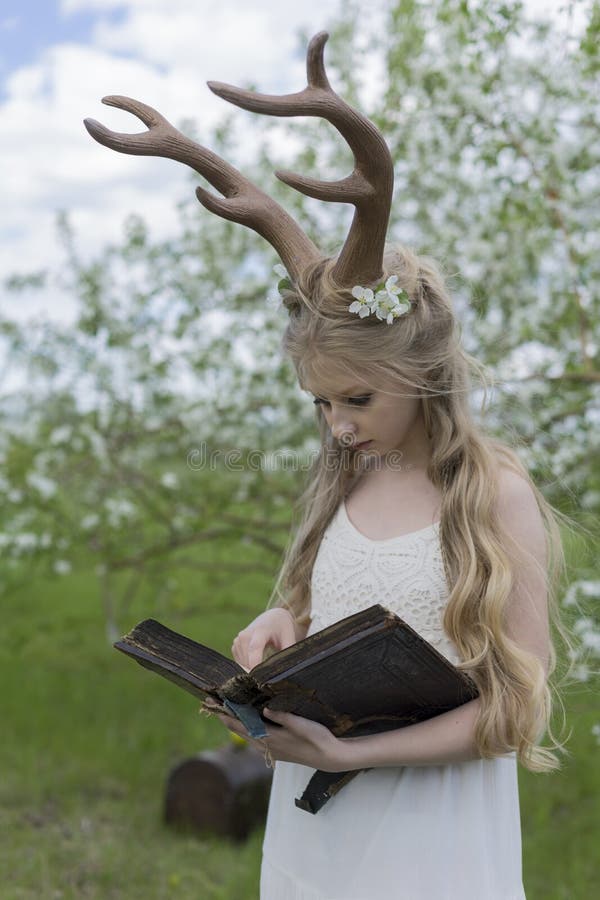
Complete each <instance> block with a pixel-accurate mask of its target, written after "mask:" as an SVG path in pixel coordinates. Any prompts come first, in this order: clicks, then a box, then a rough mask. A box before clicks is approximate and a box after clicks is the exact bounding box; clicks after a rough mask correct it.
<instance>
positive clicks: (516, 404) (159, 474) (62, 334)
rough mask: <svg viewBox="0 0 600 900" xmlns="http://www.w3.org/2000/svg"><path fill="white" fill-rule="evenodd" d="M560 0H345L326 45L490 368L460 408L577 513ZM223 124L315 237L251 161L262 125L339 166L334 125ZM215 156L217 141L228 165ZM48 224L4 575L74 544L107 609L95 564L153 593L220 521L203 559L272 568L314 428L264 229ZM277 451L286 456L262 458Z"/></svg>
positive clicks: (584, 272) (341, 220) (55, 557)
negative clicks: (53, 227) (46, 298)
mask: <svg viewBox="0 0 600 900" xmlns="http://www.w3.org/2000/svg"><path fill="white" fill-rule="evenodd" d="M573 6H577V8H578V9H580V10H581V11H582V12H584V13H585V15H586V23H587V24H586V25H585V26H584V27H583V28H580V30H579V31H578V32H577V34H575V33H573V34H569V33H567V32H566V31H565V30H564V29H559V28H557V27H556V26H553V25H550V24H548V23H544V22H535V21H530V20H528V19H527V17H526V14H525V11H524V9H523V6H522V4H521V3H520V2H517V0H511V2H503V3H500V2H498V3H489V2H471V3H465V2H463V0H428V2H425V0H402V2H400V0H398V2H389V3H386V4H385V6H384V8H383V15H384V17H385V20H386V21H385V22H384V23H383V25H382V23H381V21H378V24H377V29H376V31H374V30H373V29H372V27H371V23H370V20H369V17H368V15H367V13H365V12H364V11H363V10H361V8H360V7H359V6H358V4H350V5H349V6H348V8H347V10H346V12H345V19H344V20H343V21H341V22H340V23H339V24H338V26H337V28H336V29H333V31H334V34H333V37H332V41H331V44H330V46H329V48H328V54H329V56H328V59H329V63H328V66H329V69H330V71H331V73H332V76H331V77H332V80H333V81H334V83H335V84H336V85H337V86H338V88H339V91H340V93H341V94H343V95H344V96H346V97H347V98H348V99H349V100H350V101H351V102H353V101H354V102H357V103H358V104H359V105H360V106H361V108H362V109H364V110H365V111H366V112H367V113H368V115H369V116H370V117H371V118H373V119H374V120H375V121H376V122H377V124H378V125H379V126H380V127H381V129H382V131H383V133H384V134H385V135H386V138H387V140H388V142H389V144H390V146H391V149H392V154H393V157H394V159H395V161H396V163H395V165H396V197H395V202H394V204H393V211H392V221H391V237H392V238H393V239H397V240H398V241H401V242H403V243H407V244H410V245H412V246H415V247H416V248H417V249H418V250H419V251H420V252H424V253H429V254H431V255H432V256H434V257H435V258H437V259H441V260H442V261H443V262H445V264H446V266H447V268H448V269H449V270H450V272H451V273H456V274H453V277H452V278H451V286H452V288H453V292H454V296H455V303H456V308H457V312H458V315H459V317H460V320H461V322H462V325H463V339H464V341H465V344H466V345H467V348H468V349H469V351H470V352H472V353H473V354H474V355H475V356H477V357H478V358H479V359H480V360H481V361H482V362H484V363H486V364H487V365H488V367H489V369H490V371H491V372H493V374H494V376H495V378H496V388H495V391H494V396H493V398H492V399H493V406H492V408H491V410H490V411H489V412H488V413H487V416H486V419H485V421H486V424H487V425H488V426H489V427H491V428H492V429H493V430H497V431H498V433H499V434H501V435H502V436H505V437H506V436H507V433H508V437H509V438H510V439H512V440H513V441H515V442H517V443H518V446H519V451H520V453H521V455H522V458H523V459H524V462H526V464H527V465H528V466H529V467H530V469H531V471H532V474H533V475H534V477H535V478H536V480H537V481H538V483H539V484H540V485H541V486H542V489H543V490H544V491H545V493H546V495H547V496H548V498H549V499H550V500H551V501H552V502H554V503H555V504H557V505H559V506H560V507H562V508H564V509H566V510H567V511H573V510H575V511H576V512H577V517H578V518H580V519H582V520H585V521H586V522H587V523H588V524H591V523H592V522H593V521H595V520H596V517H597V515H598V512H599V511H600V465H599V462H598V459H599V456H598V453H597V449H598V427H597V426H598V420H599V414H598V393H599V391H600V361H599V358H598V327H599V326H598V322H599V321H600V316H599V312H600V310H599V309H598V306H599V298H598V283H599V275H600V271H599V269H600V253H599V252H598V250H599V248H598V241H599V238H598V235H599V234H600V230H599V227H598V226H599V224H600V223H599V222H598V218H599V216H600V205H599V204H598V202H597V194H598V187H599V179H598V172H597V163H598V149H597V147H598V144H597V138H596V132H597V96H598V72H599V67H600V62H599V58H600V57H599V54H600V50H599V47H600V41H599V40H598V36H599V32H600V15H599V12H598V6H597V4H594V3H583V2H582V3H579V4H573ZM375 84H376V85H377V87H376V88H373V85H375ZM366 94H368V97H369V99H368V100H367V99H365V97H364V96H363V95H366ZM246 127H247V128H252V129H255V130H256V133H257V134H258V135H260V136H261V138H260V139H261V141H262V143H261V147H262V151H261V153H260V159H259V163H258V165H257V167H256V171H255V172H253V173H249V174H250V175H251V177H252V178H253V180H254V181H255V182H256V183H258V184H260V185H261V186H262V187H264V189H265V190H267V191H269V192H270V193H271V194H272V195H273V194H274V195H276V196H277V199H279V200H280V201H281V202H282V204H284V205H285V206H287V208H288V209H290V210H291V211H292V212H293V214H294V215H295V216H297V217H298V218H299V219H300V220H301V221H302V224H303V227H304V228H305V230H306V231H307V232H308V233H309V234H310V235H311V236H312V237H313V238H314V240H315V242H316V243H317V244H320V245H321V246H325V245H326V246H327V247H331V248H332V249H333V248H335V247H339V246H340V244H341V242H342V239H343V234H344V233H345V228H346V226H347V223H348V214H347V212H346V210H342V211H340V208H339V207H337V206H336V207H335V208H332V206H331V205H329V204H328V205H326V206H327V208H323V207H324V206H325V205H324V204H317V203H316V202H315V201H310V200H308V201H307V200H306V198H303V197H302V196H301V195H299V194H297V193H295V192H291V191H288V189H287V188H285V187H283V186H282V185H278V184H274V179H273V178H272V171H273V169H274V168H277V167H278V166H279V165H280V164H281V160H280V159H277V160H276V161H275V160H272V159H271V156H274V155H275V152H274V151H272V150H269V149H268V148H270V147H271V146H276V145H277V142H276V141H274V140H273V138H274V137H277V136H279V135H281V134H285V135H288V136H289V135H292V136H293V137H294V139H295V146H298V147H299V149H298V151H297V153H296V158H295V159H293V160H291V161H289V162H290V163H291V167H293V168H294V169H296V170H298V171H302V172H304V173H306V174H315V173H316V172H317V171H318V172H319V173H320V174H321V175H323V174H325V175H326V177H328V176H329V175H334V176H339V175H340V174H341V173H342V172H344V171H345V170H346V169H347V164H348V161H347V159H346V158H345V156H343V153H344V150H343V148H342V147H341V146H340V145H341V142H339V141H338V140H337V139H336V138H335V137H332V135H331V133H330V131H329V130H328V129H327V126H326V125H324V124H323V123H320V122H313V121H312V120H311V121H310V122H308V123H307V122H306V121H304V120H303V121H302V124H299V123H297V122H293V121H284V122H280V121H272V120H269V119H266V120H264V121H263V120H261V119H260V118H259V117H253V120H251V121H248V120H247V125H246ZM226 140H227V137H226V133H225V132H224V131H223V129H221V130H220V131H218V132H216V133H215V134H214V135H213V136H212V138H209V139H207V144H209V146H212V147H214V148H215V149H216V150H218V151H219V150H220V145H221V144H223V143H224V142H225V141H226ZM235 153H236V150H235V147H232V146H231V143H230V142H229V143H228V145H227V147H226V155H227V158H228V159H230V160H231V161H232V162H234V163H235V162H236V160H235ZM245 168H246V171H247V168H248V167H247V166H246V167H245ZM311 170H312V172H311ZM192 193H193V192H192V190H190V194H192ZM61 228H62V232H63V236H64V243H65V250H66V256H67V261H68V265H67V271H68V273H69V274H68V283H67V287H68V289H69V290H70V291H71V292H72V294H73V295H74V296H75V297H76V298H77V301H78V318H77V322H76V324H75V326H74V327H72V328H68V329H65V328H63V329H61V328H59V327H58V326H51V325H49V324H48V323H45V324H43V325H39V326H38V327H36V328H34V327H32V326H29V327H28V329H27V330H25V329H24V328H21V327H19V326H18V325H17V324H16V323H15V322H13V321H11V320H10V319H9V318H7V319H6V320H5V321H4V322H3V323H2V331H3V335H4V341H5V345H6V348H7V352H8V355H9V358H10V359H11V360H13V361H14V362H15V363H18V365H19V366H20V367H21V370H23V367H26V370H27V379H26V387H24V388H23V389H22V390H21V391H20V394H19V397H18V402H17V405H16V406H15V402H14V399H13V400H12V402H11V403H10V404H8V403H5V404H4V407H3V415H4V417H5V420H6V423H5V424H7V425H10V427H9V428H6V429H5V437H4V446H3V447H2V454H3V459H4V466H3V471H4V474H3V480H2V481H1V482H0V490H1V491H2V492H3V495H4V498H5V501H6V502H5V503H4V504H3V512H2V516H3V533H2V535H1V537H0V541H1V542H2V546H3V549H4V550H6V551H10V552H9V554H8V556H9V559H10V558H12V559H13V560H14V564H13V565H12V567H11V566H10V565H7V566H5V567H4V570H3V577H4V578H5V581H6V582H7V583H10V581H11V579H12V578H14V577H17V576H18V575H19V573H20V572H21V571H22V567H20V564H19V561H22V560H23V558H27V559H28V560H34V559H38V560H39V561H43V560H46V561H49V562H50V565H51V566H52V567H53V569H54V571H55V572H57V573H58V574H60V573H61V572H65V571H67V570H68V569H69V567H70V566H71V565H73V564H76V563H77V562H78V561H79V560H80V559H82V558H83V555H85V558H86V559H88V558H89V553H90V552H91V553H92V554H94V556H95V557H96V559H97V563H98V572H99V575H100V577H101V582H102V585H103V595H104V598H105V605H106V609H107V616H108V621H109V622H110V623H112V624H111V629H114V627H115V626H114V618H115V613H114V609H113V607H114V603H115V598H116V597H117V595H116V594H115V583H116V582H115V576H116V575H117V574H118V573H123V572H127V573H128V580H127V581H126V582H125V583H123V581H122V580H120V581H119V585H120V592H121V593H120V595H119V602H121V603H123V602H126V600H127V598H128V597H131V596H132V595H133V593H134V592H135V590H136V587H137V586H138V585H139V583H140V582H141V580H142V579H143V578H145V577H148V576H151V577H152V578H153V579H155V581H156V582H157V583H158V582H160V583H162V584H163V585H164V589H165V590H168V586H169V578H170V577H171V574H170V573H172V571H173V570H174V568H175V566H179V565H183V564H187V565H191V566H196V567H199V568H203V569H205V570H210V571H211V572H212V573H213V575H214V577H223V573H224V568H223V563H222V560H221V558H220V548H221V547H222V546H225V545H229V546H230V545H231V542H232V541H237V542H239V543H240V552H239V555H238V558H237V560H236V562H235V563H229V571H228V573H227V577H230V573H231V569H232V568H233V569H235V570H237V572H238V573H239V574H245V573H247V572H249V571H259V572H262V573H263V574H264V576H265V577H268V576H272V574H273V573H274V572H275V569H276V566H277V562H278V561H279V557H280V554H281V550H282V548H283V545H284V543H285V540H286V538H287V535H288V529H289V519H290V507H291V504H292V503H293V498H295V497H296V496H297V494H298V490H299V487H300V484H301V480H302V468H303V466H304V467H305V466H306V464H307V463H308V461H309V459H310V454H311V453H312V452H313V451H314V450H315V449H316V433H315V430H314V425H313V421H312V406H311V404H310V403H307V401H306V398H304V397H303V396H302V394H301V393H300V392H299V390H298V388H297V386H296V385H295V382H294V378H293V373H292V371H291V369H290V367H289V365H287V364H285V363H284V362H283V361H282V359H281V358H280V354H279V350H278V343H279V337H280V334H281V330H282V327H283V324H284V321H285V316H284V314H282V312H281V310H280V309H279V308H278V307H277V304H276V303H275V302H269V303H265V301H264V298H265V297H266V296H267V294H268V292H269V289H270V288H271V286H272V284H273V283H274V281H275V277H274V276H273V275H272V274H271V269H272V266H273V263H274V262H275V259H274V258H273V257H272V255H271V251H270V250H269V248H268V247H267V246H266V245H265V244H263V242H262V241H261V240H260V239H258V238H257V237H256V236H255V235H254V234H252V233H250V232H248V231H246V230H245V229H243V228H241V227H239V226H236V225H232V224H231V223H228V222H223V221H221V220H218V219H216V218H215V217H212V216H209V214H208V213H206V212H205V211H203V210H201V209H199V208H198V207H197V206H195V205H193V204H192V203H191V202H185V203H184V204H182V206H181V208H180V227H179V231H178V233H177V234H175V235H174V236H173V237H172V238H171V239H170V240H168V241H165V242H163V243H160V244H156V243H154V244H153V243H151V242H150V241H149V238H148V235H147V232H146V229H145V227H144V223H143V222H142V221H141V220H140V219H139V218H131V219H130V220H129V221H128V222H127V223H126V226H125V235H124V238H123V241H122V242H121V243H120V244H118V245H115V246H111V247H107V248H105V249H104V250H103V251H102V252H101V253H100V254H99V255H98V257H97V258H96V259H94V260H93V261H91V262H86V263H82V262H81V261H80V260H79V259H78V256H77V252H76V243H75V241H74V239H73V236H72V235H71V234H70V231H69V228H68V225H67V224H66V222H65V221H63V223H62V225H61ZM324 235H327V240H326V241H325V240H324V238H323V236H324ZM51 277H52V274H51V273H45V274H41V275H38V276H31V277H25V276H23V277H15V278H13V279H12V280H11V281H10V282H9V285H8V286H9V287H10V288H12V290H13V291H18V289H19V287H20V286H22V285H23V284H27V285H28V286H31V285H32V284H37V285H38V286H40V287H43V286H44V285H47V284H48V279H50V278H51ZM364 299H365V298H360V297H357V298H356V300H357V302H358V303H359V305H360V303H361V302H362V301H364ZM282 449H285V453H289V454H290V455H289V456H288V457H285V454H284V455H283V457H280V458H279V461H278V463H276V464H273V461H272V458H271V457H270V454H273V453H274V452H277V451H282ZM228 451H229V454H228ZM219 573H221V574H219ZM580 574H581V576H582V577H581V578H580V580H579V581H578V582H576V583H574V584H572V585H571V586H570V588H569V591H568V593H567V595H566V598H565V602H567V603H569V602H573V601H575V600H577V598H581V597H582V596H588V597H589V598H594V597H596V598H597V597H598V596H600V583H598V581H597V580H596V579H595V578H594V576H593V573H592V569H591V563H590V570H589V572H588V571H586V568H585V561H582V568H581V572H580ZM582 621H584V623H585V624H584V625H582V627H581V632H582V636H583V637H582V643H583V645H588V646H595V647H597V644H598V635H597V632H596V629H595V625H594V624H593V623H594V617H593V615H590V616H588V617H587V618H586V619H585V620H582ZM582 674H583V671H582Z"/></svg>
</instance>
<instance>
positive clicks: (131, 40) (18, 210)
mask: <svg viewBox="0 0 600 900" xmlns="http://www.w3.org/2000/svg"><path fill="white" fill-rule="evenodd" d="M339 4H340V0H302V3H296V2H286V0H252V2H248V0H1V2H0V121H1V122H2V137H1V140H0V197H1V198H2V203H1V206H0V285H1V284H2V283H3V282H4V280H5V278H6V276H7V275H9V274H12V273H14V272H17V273H25V272H30V271H35V270H38V269H42V268H44V267H45V266H47V265H51V264H52V263H53V262H54V261H55V260H56V259H57V258H58V257H59V255H60V252H61V251H60V246H59V243H58V239H57V233H56V218H57V214H58V212H59V211H61V210H66V211H67V212H68V214H69V218H70V221H71V224H72V226H73V230H74V232H75V234H76V236H77V240H78V245H79V248H80V250H81V253H82V255H85V254H90V255H91V254H93V252H94V248H97V247H101V246H103V245H104V244H105V243H106V242H108V241H109V240H115V239H118V236H119V234H120V233H121V229H122V224H123V222H124V220H125V218H126V217H127V215H128V214H130V213H132V212H137V213H139V214H140V215H142V216H143V217H144V218H145V219H146V220H147V221H148V223H149V225H150V230H151V234H152V236H153V237H161V236H164V235H166V234H168V233H169V230H170V229H173V228H174V225H175V220H176V216H177V213H176V204H177V202H178V201H179V200H181V199H182V198H183V197H184V196H186V193H188V192H189V191H190V190H191V188H190V183H189V170H188V169H187V168H186V167H185V166H180V165H177V164H176V163H174V162H173V161H171V160H158V159H148V158H140V157H133V156H124V155H121V154H118V153H114V152H112V151H110V150H107V149H106V148H104V147H101V146H100V145H99V144H97V143H96V142H95V141H93V140H92V139H91V138H90V136H89V135H88V133H87V132H86V131H85V129H84V127H83V124H82V123H83V119H84V118H86V117H91V118H95V119H98V120H99V121H101V122H103V123H104V124H105V125H107V126H108V127H110V128H116V129H117V130H122V131H131V132H135V131H141V130H143V128H144V126H142V125H141V124H140V123H139V121H138V120H137V119H135V118H133V117H132V116H131V115H129V114H127V113H125V112H122V111H119V110H114V109H112V108H109V107H107V106H104V105H102V104H101V102H100V100H101V98H102V97H103V96H105V95H106V94H124V95H127V96H131V97H135V98H138V99H140V100H144V101H146V102H147V103H149V104H150V105H151V106H154V107H156V108H158V109H160V110H161V111H162V112H164V114H165V115H166V116H167V118H169V119H170V121H172V122H173V123H174V124H180V123H181V122H183V121H184V120H185V119H188V120H190V119H191V120H193V121H194V122H195V123H196V124H197V127H198V129H199V130H198V138H199V139H200V140H201V131H200V128H204V127H206V129H207V130H209V129H210V127H211V126H212V125H213V124H214V123H216V122H217V121H219V120H220V119H221V118H222V116H223V114H224V112H228V111H230V110H231V109H232V107H230V106H229V104H226V103H225V102H224V101H223V100H220V99H219V98H217V97H215V96H214V95H213V94H212V93H211V92H210V91H209V89H208V88H207V87H206V81H207V80H209V79H214V80H216V81H225V82H231V83H233V84H243V83H247V82H248V81H249V80H252V81H254V82H255V83H256V84H257V85H259V86H260V89H261V90H264V91H267V92H272V93H279V92H282V91H288V90H298V89H300V88H302V87H303V86H304V84H305V62H304V57H303V56H302V55H301V53H300V51H299V43H298V32H299V29H308V31H309V32H311V33H316V32H317V31H320V30H322V29H324V28H327V25H328V23H329V22H330V21H331V20H332V17H334V16H335V14H336V13H337V10H338V9H339ZM242 115H244V114H243V113H242ZM0 305H1V309H2V310H3V311H5V312H6V311H7V309H9V308H10V309H11V311H12V312H14V313H15V315H18V316H20V317H26V316H27V315H29V314H35V315H39V314H40V313H43V312H44V311H47V312H48V313H49V314H50V315H58V317H59V318H60V317H64V318H66V319H68V318H69V315H70V313H72V308H71V307H70V306H69V303H68V301H67V299H66V298H65V297H62V296H59V295H56V293H54V292H52V291H50V292H46V293H45V295H44V296H40V295H39V294H36V293H33V292H32V293H29V294H28V293H25V294H19V295H18V297H15V296H14V295H11V294H7V293H6V292H0Z"/></svg>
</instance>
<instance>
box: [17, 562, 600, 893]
mask: <svg viewBox="0 0 600 900" xmlns="http://www.w3.org/2000/svg"><path fill="white" fill-rule="evenodd" d="M181 581H182V587H181V591H182V595H181V596H185V597H190V598H191V597H196V598H202V597H209V598H210V600H209V601H207V602H205V603H204V605H203V606H202V607H200V606H199V608H198V610H197V612H194V613H191V612H190V611H189V610H188V611H186V610H185V609H183V607H181V609H180V612H179V613H178V614H176V613H175V612H173V613H171V614H168V615H167V614H166V613H165V611H164V610H158V609H156V608H155V606H154V601H153V600H152V597H151V595H150V593H149V592H146V593H145V594H142V595H141V596H140V598H139V599H138V601H137V602H136V603H135V604H134V606H133V607H132V608H131V610H130V611H129V613H128V618H127V621H126V622H122V623H120V624H121V625H122V627H123V630H126V629H127V628H129V627H130V626H131V625H133V624H135V622H136V621H138V619H141V618H143V617H145V616H148V615H154V616H156V617H158V618H161V619H162V620H163V621H165V622H166V623H167V624H171V625H172V626H173V627H176V628H179V629H180V630H183V631H186V632H187V633H189V634H192V635H196V636H198V637H200V636H201V639H202V640H203V641H204V642H206V643H209V644H212V645H213V646H215V647H217V648H219V649H221V650H222V651H224V652H226V653H228V652H229V647H230V645H231V640H232V637H233V635H234V634H235V633H236V632H237V631H238V630H239V629H240V628H241V627H243V626H244V625H245V624H246V623H247V622H248V621H249V620H250V619H251V618H253V616H254V615H256V614H257V613H258V612H259V611H261V609H263V608H264V603H265V598H266V596H267V593H268V587H269V585H268V584H267V583H266V581H265V579H260V578H256V579H250V578H248V577H246V578H244V579H243V581H239V582H238V583H232V584H230V585H229V587H228V589H227V590H224V589H221V590H219V591H216V590H214V589H210V590H208V589H206V590H204V589H203V585H202V579H201V578H200V577H198V576H195V579H194V581H193V582H192V580H191V579H190V577H189V576H187V580H186V577H184V576H181ZM240 598H243V599H240ZM0 634H1V637H0V679H1V683H2V703H1V707H0V710H1V719H0V721H1V727H2V740H1V742H0V773H1V774H0V897H1V898H2V900H34V898H35V900H46V898H48V900H54V898H57V900H58V898H65V900H69V898H94V900H96V898H97V900H100V898H102V900H111V898H126V900H137V898H140V900H142V898H143V900H168V898H173V900H175V898H177V900H192V898H193V900H254V898H257V897H258V881H259V869H260V854H261V844H262V837H263V829H262V828H258V829H257V830H256V831H255V832H254V833H253V835H252V836H251V838H250V839H249V840H248V841H247V842H245V843H243V844H239V845H238V844H233V843H230V842H228V841H225V840H220V839H217V838H213V837H207V836H196V835H192V834H189V833H188V834H185V833H178V832H175V831H173V830H171V829H169V828H167V827H166V826H165V825H163V823H162V805H163V797H164V789H165V784H166V778H167V774H168V772H169V770H170V768H171V767H172V766H173V765H174V764H175V763H177V762H179V761H180V760H181V759H183V758H185V757H187V756H190V755H193V754H194V753H197V752H198V751H200V750H202V749H205V748H209V747H216V746H220V745H222V744H223V743H226V742H227V741H228V738H227V736H226V735H225V733H224V731H223V728H222V726H221V725H220V723H218V722H217V721H215V720H212V719H209V718H207V717H204V716H199V715H197V708H198V703H197V702H196V701H195V700H194V699H193V698H192V697H191V696H189V695H187V694H185V693H184V692H183V691H178V690H176V689H175V688H174V687H173V686H172V685H170V684H169V683H168V682H166V681H163V680H162V679H159V678H157V677H156V676H150V675H149V674H147V673H145V672H143V671H142V670H141V669H140V668H138V667H137V666H134V665H132V663H131V661H130V660H127V659H125V657H121V656H119V655H117V654H116V653H115V651H114V650H113V649H112V648H111V647H110V646H109V644H108V642H107V640H106V637H105V633H104V621H103V618H102V614H101V610H100V602H99V598H98V596H97V589H96V583H95V579H94V577H93V576H92V575H73V576H69V577H67V578H63V579H60V580H57V581H36V582H33V583H32V584H31V585H30V586H29V587H28V588H27V589H22V590H21V591H19V592H18V593H15V594H13V595H12V596H10V597H9V598H8V599H5V600H4V601H3V614H2V629H1V630H0ZM593 698H594V694H593V689H592V686H591V685H590V684H589V683H588V684H587V685H582V686H581V688H580V689H578V690H576V691H572V692H571V693H570V694H569V695H568V697H567V698H566V704H567V713H568V716H569V724H570V725H571V726H572V727H573V737H572V739H571V741H570V743H569V749H570V751H571V753H572V757H571V759H569V760H567V762H566V763H565V765H564V769H563V770H562V771H561V772H560V773H558V774H554V775H531V774H530V773H527V772H525V771H523V770H522V771H521V773H520V782H521V809H522V819H523V849H524V869H525V886H526V889H527V896H528V900H588V898H590V897H592V896H600V882H599V881H598V875H597V872H596V873H595V872H594V868H595V867H594V860H595V856H596V852H597V846H598V837H599V835H598V823H597V821H595V819H594V808H595V807H594V798H596V799H597V797H598V787H599V785H598V781H599V775H598V768H597V764H596V760H597V757H598V747H597V745H596V741H595V739H594V737H593V736H592V735H591V726H592V724H593V723H594V722H595V721H598V720H600V715H599V714H598V710H597V709H595V708H594V703H593ZM596 868H597V867H596ZM432 900H433V898H432Z"/></svg>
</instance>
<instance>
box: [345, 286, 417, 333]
mask: <svg viewBox="0 0 600 900" xmlns="http://www.w3.org/2000/svg"><path fill="white" fill-rule="evenodd" d="M397 281H398V276H397V275H390V277H389V278H388V279H387V281H386V282H385V284H384V283H383V282H381V284H378V285H377V287H376V288H375V291H372V290H371V288H365V287H361V285H360V284H356V285H355V286H354V287H353V288H352V291H351V293H352V296H353V297H355V298H356V299H355V300H354V302H353V303H351V304H350V306H349V307H348V311H349V312H351V313H357V314H358V315H359V316H360V318H361V319H364V318H365V317H366V316H370V315H371V313H375V315H376V316H377V318H378V319H385V320H386V322H387V324H388V325H391V324H392V323H393V321H394V319H398V318H399V317H400V316H404V315H405V314H406V313H407V312H408V311H409V310H410V308H411V302H410V299H409V296H408V294H407V293H406V291H405V290H404V288H400V287H397V286H396V282H397Z"/></svg>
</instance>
